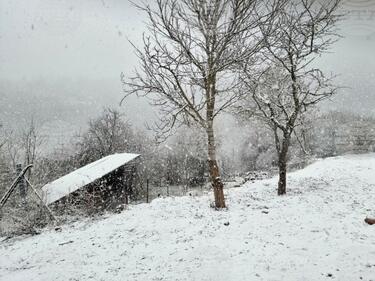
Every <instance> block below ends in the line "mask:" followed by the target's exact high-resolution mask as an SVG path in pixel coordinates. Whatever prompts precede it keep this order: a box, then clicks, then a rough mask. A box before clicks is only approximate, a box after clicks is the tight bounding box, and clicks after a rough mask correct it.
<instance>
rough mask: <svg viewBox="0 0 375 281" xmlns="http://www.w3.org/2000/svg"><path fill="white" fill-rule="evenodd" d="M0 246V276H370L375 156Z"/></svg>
mask: <svg viewBox="0 0 375 281" xmlns="http://www.w3.org/2000/svg"><path fill="white" fill-rule="evenodd" d="M276 182H277V180H276V179H270V180H264V181H258V182H256V183H252V184H247V185H245V186H243V187H241V188H235V189H230V190H228V191H227V194H226V198H227V203H228V207H229V209H228V210H227V211H220V212H217V211H215V210H213V209H211V208H210V207H209V203H210V200H211V197H208V196H202V197H180V198H167V199H157V200H154V201H153V202H152V203H151V204H149V205H146V204H142V205H138V206H133V207H131V208H130V209H129V210H126V211H124V212H123V213H121V214H118V215H113V216H108V217H107V218H105V219H103V220H100V221H96V222H89V221H85V222H78V223H74V224H72V225H70V226H63V228H62V231H61V232H55V231H54V230H49V231H45V232H43V233H42V234H41V235H38V236H34V237H28V238H23V239H17V240H8V241H6V242H2V243H0V280H2V281H16V280H19V281H24V280H28V281H31V280H46V281H51V280H64V281H65V280H110V281H112V280H189V281H190V280H215V281H218V280H223V281H224V280H340V281H342V280H348V281H352V280H375V225H374V226H369V225H367V224H365V223H364V221H363V220H364V218H365V217H366V216H367V215H368V216H375V192H374V191H375V154H371V155H363V156H345V157H338V158H331V159H327V160H321V161H318V162H316V163H314V164H312V165H311V166H309V167H307V168H306V169H304V170H301V171H297V172H294V173H292V174H290V177H289V190H288V191H289V194H288V195H287V196H284V197H277V196H276Z"/></svg>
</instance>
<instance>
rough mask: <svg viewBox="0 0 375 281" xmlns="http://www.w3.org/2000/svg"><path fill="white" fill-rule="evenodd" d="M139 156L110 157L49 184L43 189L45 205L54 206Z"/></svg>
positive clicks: (122, 154)
mask: <svg viewBox="0 0 375 281" xmlns="http://www.w3.org/2000/svg"><path fill="white" fill-rule="evenodd" d="M139 156H140V155H139V154H131V153H119V154H113V155H109V156H106V157H104V158H102V159H99V160H97V161H95V162H92V163H90V164H88V165H86V166H84V167H82V168H79V169H77V170H75V171H73V172H71V173H69V174H67V175H65V176H63V177H61V178H59V179H57V180H55V181H53V182H51V183H48V184H46V185H45V186H44V187H43V188H42V191H43V196H44V200H45V203H46V204H47V205H49V204H52V203H54V202H56V201H58V200H60V199H62V198H64V197H66V196H68V195H69V194H71V193H74V192H76V191H78V190H80V189H82V188H84V187H86V186H88V185H90V184H92V183H94V182H95V181H97V180H99V179H101V178H103V177H105V176H106V175H108V174H110V173H112V172H114V171H116V170H118V169H119V168H121V167H123V166H124V165H126V164H128V163H129V162H131V161H133V160H134V159H136V158H137V157H139Z"/></svg>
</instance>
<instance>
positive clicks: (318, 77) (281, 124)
mask: <svg viewBox="0 0 375 281" xmlns="http://www.w3.org/2000/svg"><path fill="white" fill-rule="evenodd" d="M340 2H341V1H340V0H333V1H327V2H323V1H315V0H301V1H288V2H287V3H286V4H285V5H283V7H282V9H281V10H280V11H279V13H278V15H277V18H276V19H275V29H274V30H273V32H272V33H271V35H270V33H269V32H268V30H265V29H264V28H263V27H262V32H263V35H264V41H265V43H266V44H265V47H266V48H265V51H264V56H265V60H266V61H268V67H267V68H266V69H265V70H263V71H260V74H258V75H257V76H256V77H254V76H253V72H251V73H250V72H249V70H248V69H247V67H245V71H244V82H245V83H246V85H247V86H248V89H251V96H252V100H253V102H254V103H255V107H256V109H257V111H258V113H260V114H258V116H260V117H261V118H263V119H264V120H265V121H266V122H267V124H268V125H269V126H270V128H271V129H272V130H273V132H274V139H275V145H276V150H277V155H278V167H279V183H278V195H283V194H285V193H286V172H287V157H288V150H289V147H290V142H291V138H292V135H293V134H295V129H296V127H298V126H299V125H301V121H302V115H303V114H304V113H305V112H306V111H307V110H308V109H310V108H311V107H313V106H314V105H316V104H317V103H319V102H320V101H322V100H325V99H327V98H329V97H331V96H332V95H333V94H335V93H336V91H337V87H335V86H334V85H333V84H332V77H331V78H327V77H326V76H325V75H324V74H323V72H322V71H321V70H320V69H318V68H316V67H315V65H314V63H313V62H314V61H315V60H316V58H318V57H320V56H321V55H322V54H323V53H324V52H326V51H327V50H328V49H329V47H331V45H332V44H333V43H334V42H335V41H336V40H337V39H338V35H337V33H336V23H337V21H338V20H339V19H340V17H341V16H340V15H339V14H338V13H337V10H338V8H339V4H340ZM254 78H256V79H254Z"/></svg>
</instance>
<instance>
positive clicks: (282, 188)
mask: <svg viewBox="0 0 375 281" xmlns="http://www.w3.org/2000/svg"><path fill="white" fill-rule="evenodd" d="M288 149H289V138H284V140H283V143H282V147H281V151H280V152H279V163H278V164H279V184H278V188H277V195H285V194H286V172H287V156H288Z"/></svg>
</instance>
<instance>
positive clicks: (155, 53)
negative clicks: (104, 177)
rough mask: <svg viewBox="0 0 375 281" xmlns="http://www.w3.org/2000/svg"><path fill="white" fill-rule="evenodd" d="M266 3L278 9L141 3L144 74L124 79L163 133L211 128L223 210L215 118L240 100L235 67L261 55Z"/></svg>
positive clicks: (215, 2) (213, 175)
mask: <svg viewBox="0 0 375 281" xmlns="http://www.w3.org/2000/svg"><path fill="white" fill-rule="evenodd" d="M260 2H262V5H260V4H259V3H260ZM265 2H267V3H268V2H269V4H272V7H274V6H276V4H275V3H276V2H275V1H272V3H271V1H255V0H254V1H250V0H207V1H197V0H178V1H177V0H157V1H156V7H155V8H152V7H150V6H148V5H146V4H142V5H136V6H137V7H138V8H139V9H141V10H142V11H144V12H146V14H147V15H148V30H149V35H147V36H146V35H144V37H143V44H144V46H143V48H142V49H139V48H136V47H135V49H136V53H137V55H138V57H139V60H140V64H141V66H140V69H139V70H138V71H136V73H135V75H134V77H132V78H131V79H129V80H126V79H125V78H124V77H122V80H123V83H124V88H125V92H126V96H128V95H132V94H137V95H138V96H146V97H147V98H149V99H150V101H151V103H152V104H153V105H155V106H158V107H159V109H160V121H161V122H160V123H158V125H157V126H156V128H157V129H158V131H159V132H160V133H161V135H162V136H168V135H170V134H171V133H172V132H173V129H174V128H176V127H178V126H180V125H182V124H188V125H191V124H194V125H196V126H198V127H201V128H203V129H204V130H205V131H206V134H207V147H208V163H209V165H208V166H209V174H210V180H211V184H212V187H213V190H214V196H215V206H216V208H224V207H225V199H224V192H223V183H222V181H221V176H220V171H219V167H218V163H217V157H216V147H215V130H214V120H215V118H216V117H217V116H218V115H219V114H220V113H221V112H223V111H224V110H225V109H227V108H228V107H230V106H231V105H233V104H234V103H236V102H237V101H238V100H239V99H241V98H242V97H243V94H244V93H243V92H241V91H239V89H238V65H239V64H241V63H243V62H244V61H250V60H251V59H252V58H253V57H254V56H255V55H256V54H257V53H258V52H259V49H260V48H261V46H262V39H259V38H258V36H259V35H260V29H259V25H260V24H261V23H262V22H264V21H267V20H269V19H270V18H271V17H272V11H274V10H276V9H272V8H271V9H269V10H268V9H261V8H260V7H262V8H264V4H266V3H265ZM270 11H271V12H270ZM265 32H266V31H265ZM259 37H261V36H259Z"/></svg>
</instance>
